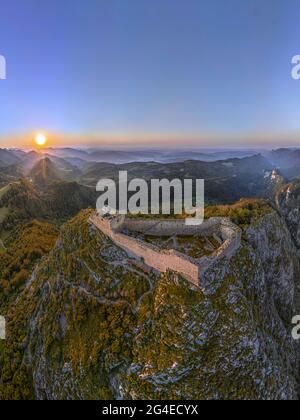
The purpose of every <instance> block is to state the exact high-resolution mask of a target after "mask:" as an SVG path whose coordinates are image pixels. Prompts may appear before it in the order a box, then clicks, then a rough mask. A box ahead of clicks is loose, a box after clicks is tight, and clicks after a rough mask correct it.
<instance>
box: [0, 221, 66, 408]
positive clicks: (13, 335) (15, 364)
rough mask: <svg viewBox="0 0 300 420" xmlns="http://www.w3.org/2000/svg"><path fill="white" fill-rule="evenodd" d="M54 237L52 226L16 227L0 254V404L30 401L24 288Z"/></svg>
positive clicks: (29, 309)
mask: <svg viewBox="0 0 300 420" xmlns="http://www.w3.org/2000/svg"><path fill="white" fill-rule="evenodd" d="M57 236H58V229H57V228H56V227H54V226H53V225H50V224H47V223H41V222H38V221H32V222H29V223H26V224H24V225H20V226H18V227H17V228H16V229H15V230H14V231H13V232H12V233H11V235H10V237H9V239H7V241H6V243H5V245H6V249H5V251H4V252H0V302H1V304H0V313H1V315H5V317H6V318H7V319H8V326H7V340H5V341H4V342H1V344H0V378H1V381H0V400H4V399H29V398H33V391H32V376H31V373H30V367H29V366H28V365H27V363H24V362H23V357H24V344H25V342H26V339H27V338H26V337H27V332H28V322H29V319H30V316H32V313H33V311H34V309H35V307H36V306H35V305H36V301H35V300H34V299H31V297H30V293H29V291H28V290H26V289H25V290H24V287H25V284H26V282H28V281H29V279H30V278H31V276H32V273H33V270H34V268H35V267H36V264H37V263H38V262H39V261H40V260H41V259H42V257H43V256H44V255H47V254H48V253H49V252H50V250H51V249H52V248H53V246H54V244H55V241H56V239H57ZM17 299H18V304H16V300H17Z"/></svg>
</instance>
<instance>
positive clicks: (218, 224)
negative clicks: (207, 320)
mask: <svg viewBox="0 0 300 420" xmlns="http://www.w3.org/2000/svg"><path fill="white" fill-rule="evenodd" d="M90 223H92V224H93V225H94V226H96V227H97V228H98V229H99V230H100V231H101V232H103V233H104V234H105V235H106V236H108V237H109V238H110V239H111V240H112V241H113V242H114V243H115V244H116V245H117V246H119V247H120V248H122V249H123V250H125V251H126V252H127V254H128V255H129V257H131V258H133V259H135V260H137V261H139V262H141V263H142V264H144V265H146V266H148V267H149V268H151V269H154V270H156V271H159V272H161V273H164V272H166V271H167V270H172V271H175V272H177V273H179V274H181V275H182V276H183V277H184V278H186V279H187V280H188V281H189V282H190V283H192V284H193V285H195V286H201V275H202V274H203V273H204V272H205V270H207V268H208V267H209V266H210V265H211V264H212V263H214V262H215V261H216V260H217V259H219V258H224V257H227V258H230V257H231V256H233V255H234V254H235V252H236V251H237V250H238V248H239V247H240V244H241V230H240V229H239V228H238V227H237V226H236V225H235V224H233V223H232V222H231V221H230V220H229V219H227V218H219V217H216V218H211V219H209V220H207V221H205V222H204V223H203V224H202V225H197V226H188V225H186V224H185V220H176V219H174V220H162V219H150V220H148V219H139V218H127V217H125V216H121V215H116V216H105V217H102V216H99V215H97V214H96V213H95V214H94V215H92V216H91V217H90ZM149 238H151V240H149ZM208 238H210V239H208ZM177 239H178V241H179V242H180V243H182V242H186V248H187V250H188V251H187V252H185V251H184V250H183V251H182V250H181V248H179V249H180V250H178V249H172V245H169V243H170V241H171V244H173V243H176V240H177ZM193 240H197V241H198V242H199V241H202V242H201V244H202V243H203V244H204V245H203V249H204V255H202V256H200V257H198V256H197V254H198V253H199V252H198V251H199V249H198V248H199V246H198V245H197V244H198V242H195V246H194V248H195V250H193V252H192V253H191V252H190V251H191V244H192V242H193ZM158 242H159V245H158V244H157V243H158ZM212 242H213V244H214V246H213V244H212ZM161 244H163V245H161ZM164 244H167V245H168V246H167V248H169V249H165V247H166V245H164ZM175 248H176V247H175ZM183 249H184V248H183Z"/></svg>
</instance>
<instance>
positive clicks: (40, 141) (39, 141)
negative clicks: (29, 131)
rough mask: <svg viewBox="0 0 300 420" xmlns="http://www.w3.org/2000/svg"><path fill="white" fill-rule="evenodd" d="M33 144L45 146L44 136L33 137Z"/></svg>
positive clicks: (45, 139)
mask: <svg viewBox="0 0 300 420" xmlns="http://www.w3.org/2000/svg"><path fill="white" fill-rule="evenodd" d="M35 142H36V144H37V145H38V146H40V147H42V146H45V144H46V143H47V137H46V136H45V134H41V133H40V134H37V135H36V136H35Z"/></svg>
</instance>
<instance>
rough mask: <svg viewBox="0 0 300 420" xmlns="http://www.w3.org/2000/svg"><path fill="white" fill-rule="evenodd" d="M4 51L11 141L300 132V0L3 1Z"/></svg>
mask: <svg viewBox="0 0 300 420" xmlns="http://www.w3.org/2000/svg"><path fill="white" fill-rule="evenodd" d="M0 54H2V55H4V56H5V57H6V60H7V76H8V79H7V80H6V81H0V136H2V140H0V142H2V143H4V141H7V138H8V137H10V136H12V135H15V134H23V133H24V135H25V134H26V133H31V132H32V131H34V130H38V129H42V130H46V131H49V132H58V133H65V134H78V135H87V136H88V135H90V134H98V133H99V137H101V136H100V134H101V133H106V134H108V133H117V134H118V135H120V137H122V136H123V135H127V139H129V138H130V136H131V134H132V133H141V137H142V135H143V134H147V133H148V135H150V136H151V135H152V133H156V135H158V136H159V133H162V134H164V136H165V137H166V136H168V134H167V133H170V137H171V134H177V135H178V136H182V138H184V137H186V138H188V137H189V135H191V133H193V134H194V135H196V137H197V134H199V137H203V136H205V135H206V134H209V133H212V134H215V133H217V134H218V136H219V140H218V141H219V142H221V143H222V140H220V139H221V138H222V136H223V138H224V139H226V140H224V144H225V143H226V142H227V141H228V136H231V135H235V134H236V135H237V136H240V138H241V139H242V138H243V135H248V134H249V133H250V134H251V133H259V135H264V134H265V133H266V134H268V136H272V135H275V136H276V135H278V133H282V132H283V133H290V132H295V133H297V132H298V131H299V133H300V81H299V82H296V81H293V80H292V79H291V77H290V71H291V64H290V61H291V58H292V56H293V55H295V54H300V4H299V0H226V1H225V0H43V1H41V0H3V1H2V2H1V9H0ZM136 136H137V137H138V136H139V135H137V134H136ZM133 137H134V136H133ZM4 139H5V140H4ZM299 139H300V136H299ZM247 141H250V140H249V139H248V140H247ZM241 142H242V140H241ZM299 144H300V141H299Z"/></svg>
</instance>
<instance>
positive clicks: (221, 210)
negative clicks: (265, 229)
mask: <svg viewBox="0 0 300 420" xmlns="http://www.w3.org/2000/svg"><path fill="white" fill-rule="evenodd" d="M273 211H274V210H273V209H272V207H271V205H270V204H269V203H268V202H267V201H265V200H259V199H242V200H240V201H238V202H237V203H235V204H232V205H218V206H210V207H206V209H205V217H206V218H207V219H209V218H211V217H230V219H231V220H232V222H234V223H236V224H237V225H239V226H248V225H250V224H251V223H252V222H253V221H255V220H257V219H260V218H261V217H263V216H265V215H266V214H270V213H272V212H273Z"/></svg>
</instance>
